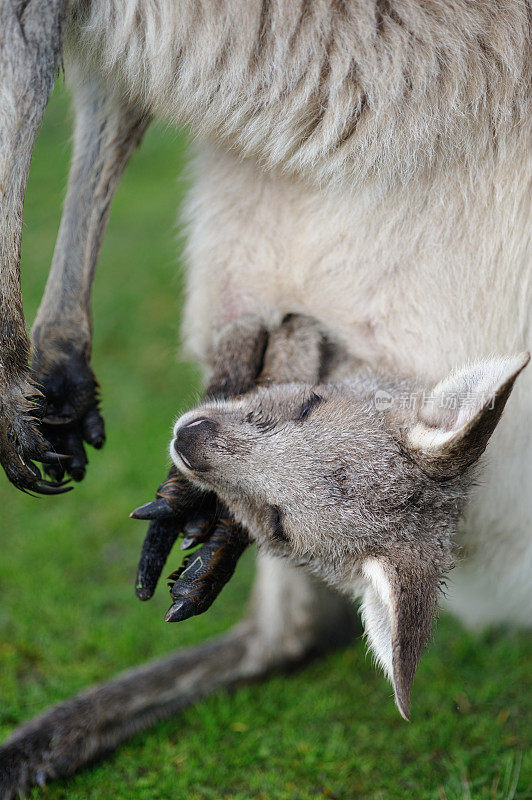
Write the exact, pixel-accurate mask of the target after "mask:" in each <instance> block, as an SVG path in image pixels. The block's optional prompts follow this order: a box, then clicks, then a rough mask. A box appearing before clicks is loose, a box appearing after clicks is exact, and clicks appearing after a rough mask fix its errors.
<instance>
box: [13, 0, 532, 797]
mask: <svg viewBox="0 0 532 800" xmlns="http://www.w3.org/2000/svg"><path fill="white" fill-rule="evenodd" d="M529 23H530V8H529V6H528V4H527V3H524V2H521V0H502V2H501V0H498V1H497V2H495V0H453V2H452V3H451V2H450V0H432V1H431V2H423V3H422V2H412V1H411V0H388V1H387V2H384V0H371V1H370V0H346V2H342V3H339V2H336V1H335V0H321V1H319V0H312V1H311V2H307V1H306V0H246V2H244V0H221V2H219V3H216V4H215V3H211V2H197V3H194V4H186V3H184V2H181V0H175V2H170V0H160V2H156V3H154V2H148V0H127V2H118V0H70V2H67V0H41V2H39V3H37V2H32V1H31V0H30V2H27V0H26V1H23V0H7V2H5V1H4V3H3V4H2V6H1V7H0V67H1V72H0V74H1V86H0V114H1V116H0V154H1V155H0V186H1V191H0V209H1V211H2V215H1V219H2V225H1V228H0V259H1V262H2V270H1V273H0V290H1V300H0V302H1V307H0V312H1V319H0V348H1V350H0V359H1V360H0V376H1V378H2V394H1V397H0V402H1V404H2V415H1V416H2V419H1V422H0V461H1V463H2V464H3V466H4V468H5V470H6V472H7V474H8V477H9V478H10V479H11V480H12V482H13V483H14V484H15V485H17V486H18V487H19V488H23V489H26V490H33V491H42V492H46V493H55V492H60V491H64V490H65V489H66V488H68V487H66V486H64V485H62V478H63V475H64V474H65V470H66V472H67V473H68V474H69V475H71V476H72V477H73V478H75V479H80V478H82V477H83V474H84V471H85V466H86V456H85V452H84V447H83V442H84V441H85V442H88V443H89V444H92V445H94V446H101V445H102V444H103V441H104V429H103V420H102V418H101V416H100V413H99V410H98V398H97V382H96V379H95V377H94V375H93V373H92V371H91V368H90V352H91V319H90V290H91V283H92V278H93V275H94V269H95V265H96V260H97V256H98V252H99V246H100V243H101V240H102V237H103V233H104V229H105V224H106V221H107V217H108V211H109V205H110V202H111V198H112V194H113V191H114V189H115V187H116V185H117V183H118V180H119V178H120V175H121V173H122V171H123V169H124V168H125V166H126V164H127V161H128V157H129V155H130V154H131V152H132V151H133V149H134V148H135V147H136V146H137V145H138V143H139V142H140V140H141V138H142V134H143V132H144V130H145V129H146V127H147V125H148V124H149V120H150V119H151V118H152V117H159V118H164V119H166V120H169V121H171V122H175V123H176V124H177V123H179V124H181V123H186V124H188V125H189V126H190V127H191V129H192V130H193V132H194V133H195V134H196V136H197V138H198V142H199V144H198V148H197V155H196V161H195V178H194V185H193V188H192V189H191V191H190V195H189V201H188V206H187V222H188V227H189V235H188V251H187V265H188V267H187V274H188V279H187V285H188V296H187V304H186V309H185V319H184V327H183V331H184V339H185V342H186V344H187V346H188V349H189V352H191V353H193V354H194V356H195V357H196V358H197V359H198V360H200V361H201V362H202V363H204V364H205V365H206V366H208V365H209V364H212V363H213V362H214V361H215V360H216V357H217V355H216V354H217V352H218V351H217V347H218V345H217V342H218V340H219V335H220V332H221V331H223V330H225V329H226V326H227V324H228V323H231V322H232V321H234V320H235V319H237V318H241V317H243V316H245V315H253V316H255V317H259V318H260V320H261V322H262V325H263V326H264V329H265V330H266V331H272V330H275V329H277V328H278V326H279V325H280V324H281V321H282V320H283V318H284V317H285V315H286V314H287V313H295V314H300V315H307V316H309V317H311V318H313V319H316V320H319V322H320V324H321V325H322V326H323V329H324V330H326V331H327V335H328V336H330V337H331V339H332V340H334V342H335V343H336V344H337V346H338V347H339V348H341V349H343V350H344V351H345V352H346V353H347V355H348V356H349V357H356V358H357V359H359V360H361V361H363V362H364V363H365V364H366V365H367V366H368V367H369V368H370V369H372V370H376V371H380V372H382V373H385V374H392V373H393V374H399V375H403V376H408V377H409V378H410V379H411V380H415V381H419V382H420V383H421V384H423V385H428V386H435V385H436V384H438V382H439V381H441V379H442V378H444V377H445V376H446V375H447V374H448V373H449V372H450V371H451V369H452V368H453V367H454V366H456V365H462V364H465V363H467V362H470V361H472V360H477V359H484V363H485V360H486V359H487V357H488V356H490V355H492V354H494V353H495V354H500V355H508V354H515V353H519V352H520V351H522V350H524V349H525V348H526V345H527V343H529V342H530V315H531V312H530V229H531V228H530V189H531V183H532V181H531V177H532V167H531V159H530V108H529V104H530V77H531V69H530V64H531V59H530V29H529ZM61 54H62V55H63V61H64V65H65V71H66V74H67V78H68V80H69V81H70V83H71V86H72V89H73V93H74V107H75V112H76V127H75V134H74V155H73V162H72V169H71V176H70V180H69V185H68V190H67V195H66V200H65V208H64V212H63V218H62V222H61V226H60V230H59V236H58V241H57V246H56V250H55V254H54V259H53V264H52V269H51V273H50V278H49V281H48V284H47V287H46V291H45V295H44V298H43V301H42V304H41V307H40V309H39V312H38V315H37V318H36V321H35V324H34V328H33V337H32V338H33V341H32V345H33V359H32V364H31V367H30V366H29V365H28V359H29V354H30V345H29V342H28V339H27V335H26V332H25V326H24V318H23V315H22V304H21V298H20V279H19V257H20V237H21V227H22V203H23V197H24V191H25V184H26V180H27V174H28V169H29V163H30V158H31V151H32V147H33V141H34V138H35V134H36V130H37V128H38V125H39V122H40V119H41V117H42V113H43V111H44V107H45V105H46V101H47V97H48V93H49V91H50V87H51V85H52V82H53V76H54V72H55V70H56V68H57V65H58V63H59V60H60V58H61ZM253 353H255V351H254V350H253V347H251V349H250V350H249V352H248V355H249V357H250V359H251V361H253V358H254V357H255V356H254V355H253ZM255 355H256V354H255ZM224 363H225V364H226V367H225V370H226V372H225V373H224V374H219V375H218V378H219V381H218V384H217V385H216V387H215V389H216V391H217V392H218V393H222V394H225V396H229V395H231V394H238V393H242V392H245V391H248V390H249V389H251V388H252V385H253V380H251V381H249V379H248V378H249V376H248V375H247V374H243V375H239V374H238V369H236V367H238V366H239V364H240V361H239V357H238V355H237V354H235V356H234V358H233V359H231V352H229V353H227V352H226V358H225V362H224ZM512 363H513V369H514V371H513V372H512V370H511V369H510V372H509V373H508V375H507V379H508V380H510V376H511V375H514V374H516V372H517V371H518V368H520V367H519V365H521V366H522V365H523V364H524V360H522V361H520V362H512ZM214 366H215V368H216V364H215V365H214ZM233 368H234V369H233ZM214 371H215V372H216V369H215V370H214ZM258 371H260V370H256V373H255V374H258ZM530 373H531V371H530V370H526V371H525V372H524V373H523V375H522V376H521V378H520V379H519V381H518V382H517V383H516V386H515V390H514V392H513V394H512V397H511V399H510V400H509V402H508V408H507V410H506V412H505V414H504V416H503V418H502V420H501V422H500V424H499V426H498V427H497V430H496V431H495V433H494V434H493V438H492V443H491V444H490V446H489V452H490V458H489V460H488V461H487V462H486V464H485V466H484V473H483V481H482V484H481V485H480V486H479V487H478V488H477V490H476V491H475V492H474V494H473V496H472V498H471V500H470V502H469V504H468V506H467V509H466V511H465V514H464V516H463V522H462V525H461V528H460V531H459V534H458V539H457V544H458V545H459V546H460V548H461V550H462V552H463V553H464V554H466V555H467V558H464V559H463V560H462V561H461V562H460V564H459V565H458V566H457V567H456V569H455V570H454V572H453V580H452V583H451V584H450V592H449V597H448V600H447V602H448V605H449V606H450V608H451V609H452V610H453V611H454V612H455V613H456V614H458V615H459V616H460V618H461V619H462V620H464V621H465V622H466V623H468V624H475V625H481V624H487V623H492V622H504V623H513V624H527V623H529V622H530V619H532V613H531V612H532V608H531V600H530V591H529V585H530V583H529V582H530V566H531V562H532V537H531V536H530V520H531V518H532V499H531V497H530V491H529V487H530V485H531V482H532V440H531V435H532V434H531V422H532V419H531V417H532V402H531V400H530V398H531V396H532V393H531V389H532V386H531V381H532V376H531V374H530ZM250 374H251V373H250ZM215 377H216V375H215ZM289 377H290V376H289V375H286V374H285V375H283V380H288V379H289ZM296 377H297V376H296ZM499 377H500V376H499ZM501 380H502V378H501ZM512 380H513V379H512ZM503 382H504V381H503ZM211 383H212V376H211ZM497 385H498V384H497ZM505 385H506V384H505ZM37 387H40V388H41V390H42V392H43V393H44V401H45V402H44V401H43V398H42V397H39V392H38V388H37ZM493 392H494V393H495V394H494V396H495V395H496V386H495V387H494V386H492V393H493ZM35 398H37V399H35ZM37 417H40V418H41V421H40V423H39V424H37V422H36V418H37ZM56 453H59V454H65V455H68V456H70V458H69V459H68V460H65V459H62V458H61V457H60V456H58V455H56ZM34 461H42V462H43V463H44V464H45V465H46V468H47V471H48V472H49V474H50V475H51V476H52V477H54V478H55V479H56V480H55V481H47V480H44V479H42V478H41V475H40V472H39V470H38V469H37V467H36V466H35V464H34V463H33V462H34ZM193 511H194V509H191V514H192V512H193ZM176 517H179V514H176ZM222 522H223V520H221V522H220V524H222ZM158 524H160V521H159V522H158ZM166 524H170V523H165V525H166ZM172 524H173V525H174V527H175V526H176V525H177V522H176V520H173V523H172ZM184 524H185V525H186V520H185V518H184V517H183V516H182V515H181V517H179V525H184ZM250 533H251V534H253V531H251V532H250ZM174 539H175V536H174ZM168 541H169V542H170V541H171V542H173V539H171V537H170V538H168ZM170 546H171V544H170V545H169V547H170ZM151 575H152V578H153V572H152V573H151ZM156 577H157V576H156ZM156 577H155V580H156ZM367 580H368V581H369V582H371V577H370V576H369V577H368V576H367ZM373 580H374V581H375V580H376V579H375V575H373ZM152 591H153V586H151V585H150V586H149V587H148V588H147V589H146V591H145V596H146V597H147V596H149V595H150V593H151V592H152ZM256 597H258V599H257V600H256V602H255V604H254V609H255V610H254V613H253V614H252V615H251V617H250V618H249V619H248V621H246V622H245V623H243V625H242V626H241V627H240V628H238V629H237V630H236V631H235V632H233V633H231V634H229V635H228V636H227V637H225V638H224V639H222V640H219V641H217V642H215V643H212V644H207V645H205V646H204V647H203V648H202V649H200V650H196V651H194V652H182V653H178V654H177V655H175V656H172V657H171V658H169V659H167V660H165V661H163V662H160V663H159V664H155V665H151V666H147V667H143V668H141V669H139V670H135V671H133V672H131V673H128V674H126V675H124V676H122V677H119V678H117V679H116V681H114V682H111V683H109V684H106V685H104V686H102V687H97V688H94V689H91V690H89V691H88V692H86V693H85V694H83V695H80V696H78V697H77V698H74V699H73V700H71V701H68V702H67V703H65V704H63V705H62V706H59V707H57V708H56V709H53V710H51V711H50V712H46V713H45V714H44V715H42V716H41V717H40V718H38V719H36V720H34V721H33V722H30V723H28V724H27V725H25V726H23V727H22V728H21V729H20V730H19V731H18V732H16V733H15V734H14V736H13V737H12V739H11V740H10V741H9V742H8V743H6V745H5V746H4V748H3V749H2V750H0V765H1V769H2V770H3V772H0V776H1V777H0V787H1V788H2V791H3V794H4V796H5V797H11V796H12V795H13V794H14V793H15V792H16V791H18V790H19V789H20V790H24V789H26V788H27V787H28V786H30V785H31V784H32V783H34V782H42V781H44V780H46V779H47V778H48V777H53V776H55V775H60V774H67V773H69V772H72V771H74V770H75V769H77V768H79V767H80V766H81V765H83V764H84V763H86V762H87V761H88V760H89V759H91V758H93V757H94V756H96V755H98V754H100V753H103V752H105V751H106V750H108V749H109V748H112V747H114V746H116V744H118V743H119V742H120V741H122V740H123V739H124V738H125V737H126V736H127V735H128V734H129V733H130V732H131V731H133V730H138V729H139V728H140V727H142V726H143V725H147V724H148V723H150V722H151V721H153V719H155V718H157V717H161V716H164V715H166V714H169V713H172V711H174V710H175V709H178V708H181V707H182V706H183V705H184V704H185V703H186V702H189V701H190V699H191V696H190V683H189V680H188V678H189V677H190V671H191V670H192V669H194V674H195V676H196V684H195V687H194V697H195V698H196V697H198V696H200V695H201V694H203V693H205V692H207V691H211V690H212V689H213V688H214V687H215V686H216V685H220V684H228V683H231V684H234V683H237V682H238V681H239V680H242V679H248V678H249V677H250V676H257V675H261V674H264V673H266V672H267V671H268V670H269V669H271V668H272V667H273V666H276V665H279V664H283V663H286V662H288V661H294V660H297V659H300V658H302V657H303V656H305V655H306V654H308V653H309V652H310V651H314V650H316V649H318V650H319V649H320V647H321V648H323V647H324V646H327V645H328V644H330V643H331V642H330V636H329V637H328V634H330V632H331V630H333V629H334V631H335V635H334V636H333V637H332V638H333V640H334V642H337V641H340V640H343V639H345V635H347V633H348V632H349V628H350V625H349V621H348V620H349V615H348V614H347V612H346V607H345V602H344V601H343V600H341V599H340V598H339V597H338V596H337V595H335V594H334V593H332V591H331V590H330V589H327V588H326V587H324V586H323V585H322V584H320V583H317V582H316V581H315V579H314V578H311V577H309V576H308V575H307V574H306V573H305V572H304V571H303V570H301V569H298V568H296V567H294V566H291V563H290V561H289V560H282V561H281V560H279V559H277V558H272V557H270V556H268V555H265V556H264V557H262V558H260V559H259V572H258V579H257V590H256ZM335 620H336V622H337V624H336V625H335V624H334V621H335ZM198 664H199V665H200V666H198Z"/></svg>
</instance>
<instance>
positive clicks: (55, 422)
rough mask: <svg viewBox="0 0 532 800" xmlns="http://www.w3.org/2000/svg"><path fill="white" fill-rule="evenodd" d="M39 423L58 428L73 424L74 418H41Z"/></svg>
mask: <svg viewBox="0 0 532 800" xmlns="http://www.w3.org/2000/svg"><path fill="white" fill-rule="evenodd" d="M41 422H44V424H45V425H52V426H59V425H71V424H72V423H73V422H74V417H56V416H50V417H48V416H47V417H43V418H42V420H41Z"/></svg>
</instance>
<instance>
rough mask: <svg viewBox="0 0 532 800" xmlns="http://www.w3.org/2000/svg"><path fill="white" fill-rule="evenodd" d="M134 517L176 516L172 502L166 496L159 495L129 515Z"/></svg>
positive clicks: (157, 517) (165, 517) (159, 517)
mask: <svg viewBox="0 0 532 800" xmlns="http://www.w3.org/2000/svg"><path fill="white" fill-rule="evenodd" d="M129 516H130V517H131V518H132V519H169V518H170V517H173V516H174V512H173V511H172V508H171V506H170V503H169V502H168V500H167V499H166V498H165V497H158V498H157V500H152V501H151V502H149V503H144V505H142V506H139V507H138V508H136V509H135V510H134V511H132V512H131V514H130V515H129Z"/></svg>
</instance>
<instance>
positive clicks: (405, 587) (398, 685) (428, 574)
mask: <svg viewBox="0 0 532 800" xmlns="http://www.w3.org/2000/svg"><path fill="white" fill-rule="evenodd" d="M362 574H363V575H364V577H365V578H366V580H367V582H368V583H367V587H366V589H365V591H364V594H363V596H362V605H361V614H362V620H363V622H364V628H365V633H366V636H367V638H368V642H369V645H370V647H371V649H372V650H373V652H374V654H375V656H376V658H377V661H378V663H379V664H380V666H381V667H382V668H383V670H384V672H385V673H386V675H387V677H388V678H389V679H390V681H391V683H392V686H393V688H394V693H395V702H396V705H397V708H398V709H399V712H400V714H401V716H402V717H403V718H404V719H406V720H407V721H408V720H409V718H410V692H411V689H412V683H413V681H414V675H415V672H416V669H417V665H418V663H419V659H420V657H421V653H422V652H423V648H424V647H425V645H426V643H427V640H428V638H429V635H430V630H431V625H432V618H433V615H434V611H435V608H436V600H437V595H438V587H439V580H438V576H437V574H436V572H435V570H434V569H433V568H431V567H426V568H424V567H423V566H421V565H420V564H419V563H415V562H414V561H412V562H409V563H405V564H404V565H402V566H401V567H397V566H395V565H393V564H392V563H391V562H390V561H388V559H385V558H381V557H371V558H366V559H365V560H364V562H363V565H362Z"/></svg>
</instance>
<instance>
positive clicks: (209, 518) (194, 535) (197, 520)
mask: <svg viewBox="0 0 532 800" xmlns="http://www.w3.org/2000/svg"><path fill="white" fill-rule="evenodd" d="M214 523H215V519H214V518H213V515H212V513H211V514H205V513H201V512H200V513H199V514H195V515H194V516H193V517H192V518H191V519H189V520H188V521H187V522H186V523H185V525H184V526H183V541H182V542H181V550H189V549H190V548H191V547H194V546H195V545H197V544H201V542H204V541H205V539H208V538H209V534H210V533H212V530H213V528H214Z"/></svg>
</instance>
